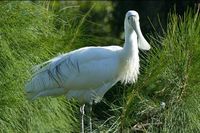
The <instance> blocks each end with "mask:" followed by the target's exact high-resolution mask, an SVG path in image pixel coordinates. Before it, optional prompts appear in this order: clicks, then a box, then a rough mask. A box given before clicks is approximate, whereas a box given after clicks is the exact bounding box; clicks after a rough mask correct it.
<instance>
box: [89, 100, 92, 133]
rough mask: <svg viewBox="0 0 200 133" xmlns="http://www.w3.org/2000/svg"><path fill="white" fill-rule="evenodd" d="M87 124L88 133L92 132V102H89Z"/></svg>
mask: <svg viewBox="0 0 200 133" xmlns="http://www.w3.org/2000/svg"><path fill="white" fill-rule="evenodd" d="M89 125H90V133H92V104H89Z"/></svg>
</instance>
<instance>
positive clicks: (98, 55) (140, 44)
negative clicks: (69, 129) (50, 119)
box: [25, 10, 151, 133]
mask: <svg viewBox="0 0 200 133" xmlns="http://www.w3.org/2000/svg"><path fill="white" fill-rule="evenodd" d="M124 32H125V42H124V45H123V47H121V46H114V45H110V46H89V47H83V48H79V49H77V50H74V51H71V52H68V53H64V54H61V55H59V56H57V57H55V58H53V59H50V60H49V61H46V62H44V63H41V64H39V65H36V66H34V67H33V69H32V70H33V74H32V77H31V78H30V79H29V80H28V81H27V83H26V85H25V92H26V95H27V98H28V99H29V100H35V99H37V98H39V97H45V96H61V95H64V96H66V98H67V99H77V100H78V101H79V103H80V105H81V107H80V112H81V132H82V133H84V114H85V111H84V110H85V105H86V106H88V107H89V110H90V112H92V105H93V104H95V103H98V102H100V101H101V100H102V98H103V96H104V94H105V93H106V92H107V91H108V90H109V89H110V88H111V87H112V86H114V85H115V84H116V83H117V82H121V83H123V84H127V83H129V84H131V83H134V82H136V81H137V78H138V75H139V67H140V64H139V49H141V50H149V49H150V48H151V46H150V45H149V43H148V42H147V41H146V39H145V38H144V36H143V34H142V32H141V28H140V22H139V14H138V13H137V11H134V10H130V11H128V12H127V13H126V14H125V19H124ZM89 128H90V132H92V118H91V115H90V118H89Z"/></svg>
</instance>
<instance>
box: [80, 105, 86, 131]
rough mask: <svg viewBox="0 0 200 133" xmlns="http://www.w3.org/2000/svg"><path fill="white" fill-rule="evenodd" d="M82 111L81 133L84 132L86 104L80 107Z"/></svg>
mask: <svg viewBox="0 0 200 133" xmlns="http://www.w3.org/2000/svg"><path fill="white" fill-rule="evenodd" d="M80 112H81V133H84V115H85V104H83V105H82V106H81V107H80Z"/></svg>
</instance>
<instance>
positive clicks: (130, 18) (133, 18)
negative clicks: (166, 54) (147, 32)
mask: <svg viewBox="0 0 200 133" xmlns="http://www.w3.org/2000/svg"><path fill="white" fill-rule="evenodd" d="M124 29H125V31H128V32H132V31H135V32H136V34H137V39H138V40H137V42H138V47H139V48H140V49H142V50H149V49H150V48H151V47H150V45H149V43H148V42H147V41H146V39H145V38H144V36H143V34H142V32H141V29H140V22H139V14H138V13H137V12H136V11H134V10H130V11H128V12H127V13H126V16H125V21H124Z"/></svg>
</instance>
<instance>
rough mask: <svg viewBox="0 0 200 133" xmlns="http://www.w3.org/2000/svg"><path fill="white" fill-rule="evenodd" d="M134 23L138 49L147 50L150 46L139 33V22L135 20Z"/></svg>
mask: <svg viewBox="0 0 200 133" xmlns="http://www.w3.org/2000/svg"><path fill="white" fill-rule="evenodd" d="M134 23H135V26H134V27H135V32H136V33H137V36H138V47H139V49H142V50H149V49H150V48H151V46H150V45H149V43H148V42H147V41H146V39H145V38H144V36H143V34H142V32H141V29H140V23H139V20H135V21H134Z"/></svg>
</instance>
